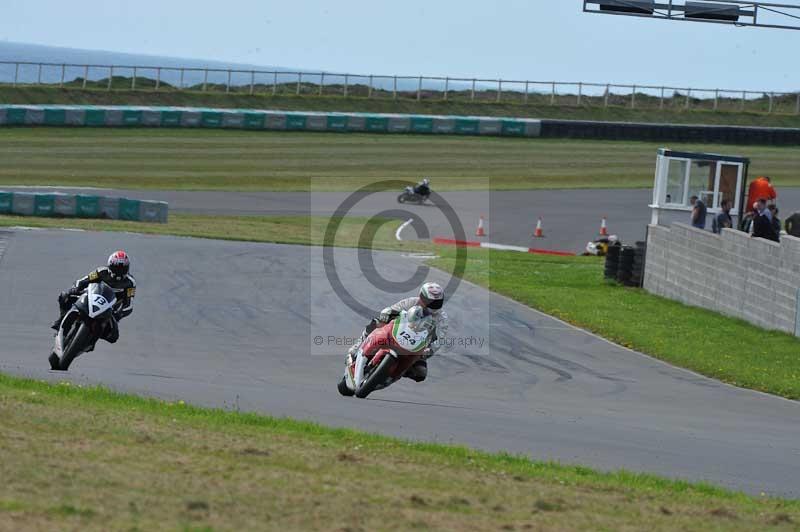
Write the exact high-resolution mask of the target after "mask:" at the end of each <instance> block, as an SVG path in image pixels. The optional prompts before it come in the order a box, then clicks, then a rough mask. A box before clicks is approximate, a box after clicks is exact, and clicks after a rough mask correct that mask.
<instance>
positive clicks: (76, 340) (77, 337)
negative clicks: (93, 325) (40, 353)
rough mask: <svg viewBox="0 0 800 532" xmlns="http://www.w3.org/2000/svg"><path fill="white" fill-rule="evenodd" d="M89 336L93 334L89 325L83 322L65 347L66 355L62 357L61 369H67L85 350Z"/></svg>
mask: <svg viewBox="0 0 800 532" xmlns="http://www.w3.org/2000/svg"><path fill="white" fill-rule="evenodd" d="M89 336H91V331H89V327H87V326H86V324H85V323H81V324H80V325H79V326H78V332H76V333H75V334H74V335H73V336H72V340H71V341H70V342H69V343H68V344H67V346H66V348H64V356H63V357H61V371H67V370H68V369H69V366H70V364H72V361H73V360H75V358H76V357H77V356H78V355H80V354H81V353H82V352H83V350H84V349H85V348H86V346H87V345H88V344H89Z"/></svg>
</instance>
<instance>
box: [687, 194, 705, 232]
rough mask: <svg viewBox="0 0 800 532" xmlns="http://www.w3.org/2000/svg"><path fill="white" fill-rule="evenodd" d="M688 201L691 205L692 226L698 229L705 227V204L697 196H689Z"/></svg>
mask: <svg viewBox="0 0 800 532" xmlns="http://www.w3.org/2000/svg"><path fill="white" fill-rule="evenodd" d="M689 203H690V204H691V205H692V227H697V228H698V229H705V228H706V213H707V212H708V209H706V204H705V203H703V201H702V200H701V199H700V198H698V197H697V196H692V197H691V198H689Z"/></svg>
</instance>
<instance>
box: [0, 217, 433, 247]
mask: <svg viewBox="0 0 800 532" xmlns="http://www.w3.org/2000/svg"><path fill="white" fill-rule="evenodd" d="M332 220H334V219H333V218H331V217H328V216H202V215H192V214H170V216H169V223H166V224H147V223H139V222H124V221H119V220H94V219H74V218H37V217H33V216H4V215H0V227H14V226H22V227H39V228H45V229H46V228H69V229H84V230H87V231H116V232H132V233H143V234H152V235H175V236H189V237H195V238H214V239H219V240H241V241H245V242H274V243H277V244H300V245H322V243H323V242H324V241H325V231H326V229H327V227H328V223H329V222H330V221H332ZM340 220H341V225H340V226H339V229H338V231H337V232H336V238H335V240H334V241H333V242H331V243H330V244H331V245H334V246H338V247H367V248H374V249H387V250H395V251H424V250H427V249H431V245H430V244H428V243H427V242H420V241H413V240H410V241H409V240H404V241H398V240H397V239H396V238H395V234H394V233H395V230H396V229H397V227H398V226H399V225H400V222H399V221H397V220H388V219H386V220H382V219H371V218H361V217H345V218H341V219H340Z"/></svg>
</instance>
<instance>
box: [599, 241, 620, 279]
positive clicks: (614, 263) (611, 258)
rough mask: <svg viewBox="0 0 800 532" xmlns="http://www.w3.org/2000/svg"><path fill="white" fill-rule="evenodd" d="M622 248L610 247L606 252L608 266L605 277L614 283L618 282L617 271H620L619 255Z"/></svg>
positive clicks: (605, 269)
mask: <svg viewBox="0 0 800 532" xmlns="http://www.w3.org/2000/svg"><path fill="white" fill-rule="evenodd" d="M621 249H622V246H619V245H611V246H608V251H607V252H606V264H605V268H604V270H603V277H605V278H606V279H610V280H613V281H616V280H617V271H618V270H619V255H620V250H621Z"/></svg>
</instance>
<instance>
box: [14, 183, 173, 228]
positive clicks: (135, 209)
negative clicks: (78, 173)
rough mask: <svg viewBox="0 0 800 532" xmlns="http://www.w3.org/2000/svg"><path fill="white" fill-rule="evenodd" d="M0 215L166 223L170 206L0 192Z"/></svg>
mask: <svg viewBox="0 0 800 532" xmlns="http://www.w3.org/2000/svg"><path fill="white" fill-rule="evenodd" d="M0 214H9V215H17V216H40V217H48V218H105V219H110V220H125V221H131V222H148V223H167V218H168V214H169V205H168V204H167V203H166V202H163V201H145V200H135V199H128V198H114V197H108V196H92V195H84V194H61V193H44V194H42V193H30V192H4V191H0Z"/></svg>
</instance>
